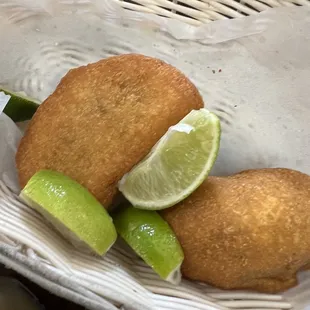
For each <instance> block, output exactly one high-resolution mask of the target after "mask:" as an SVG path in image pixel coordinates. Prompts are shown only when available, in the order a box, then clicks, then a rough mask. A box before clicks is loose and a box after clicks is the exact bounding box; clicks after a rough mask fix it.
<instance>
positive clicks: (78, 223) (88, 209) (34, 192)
mask: <svg viewBox="0 0 310 310" xmlns="http://www.w3.org/2000/svg"><path fill="white" fill-rule="evenodd" d="M20 196H21V198H22V199H23V200H24V201H26V203H27V204H28V205H29V206H31V207H32V208H34V209H36V210H37V211H38V212H40V213H41V214H42V215H43V216H44V217H45V218H46V219H47V220H48V221H49V222H50V223H51V224H52V225H54V226H55V228H56V229H58V230H59V232H60V233H61V234H62V235H64V237H65V238H66V239H67V240H68V241H70V242H71V243H72V244H73V245H75V246H77V247H78V248H83V249H87V250H91V251H93V252H95V253H97V254H99V255H103V254H104V253H106V252H107V251H108V250H109V249H110V247H111V246H112V245H113V244H114V242H115V241H116V238H117V233H116V230H115V227H114V225H113V222H112V218H111V217H110V216H109V214H108V213H107V211H106V210H105V209H104V207H103V206H102V205H101V204H100V203H99V202H98V201H97V200H96V199H95V197H93V196H92V195H91V194H90V193H89V192H88V190H87V189H86V188H84V187H83V186H81V185H80V184H78V183H77V182H75V181H74V180H72V179H70V178H68V177H66V176H64V175H63V174H61V173H58V172H55V171H49V170H41V171H39V172H37V173H36V174H35V175H34V176H33V177H32V178H31V179H30V180H29V182H28V183H27V185H26V186H25V188H24V189H23V191H22V192H21V195H20Z"/></svg>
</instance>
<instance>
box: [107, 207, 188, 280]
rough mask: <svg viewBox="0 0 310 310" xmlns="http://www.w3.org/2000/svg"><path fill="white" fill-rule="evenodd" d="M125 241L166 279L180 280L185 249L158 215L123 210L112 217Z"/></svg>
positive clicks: (138, 210) (134, 210)
mask: <svg viewBox="0 0 310 310" xmlns="http://www.w3.org/2000/svg"><path fill="white" fill-rule="evenodd" d="M113 219H114V223H115V227H116V230H117V232H118V233H119V235H120V236H121V237H122V238H123V239H124V240H125V242H126V243H127V244H128V245H129V246H130V247H131V248H132V249H133V250H134V251H135V252H136V253H137V254H138V255H139V256H140V257H141V258H142V259H143V260H144V261H145V262H146V263H147V264H148V265H149V266H150V267H151V268H152V269H153V270H154V271H155V272H156V273H157V274H158V275H159V276H160V277H161V278H162V279H164V280H166V281H169V282H171V283H173V284H178V283H179V282H180V281H181V271H180V266H181V264H182V262H183V259H184V254H183V250H182V248H181V245H180V243H179V241H178V240H177V237H176V236H175V234H174V232H173V230H172V229H171V227H170V226H169V224H168V223H167V222H165V221H164V219H163V218H162V217H161V216H160V215H159V214H158V213H157V212H156V211H147V210H141V209H136V208H134V207H132V206H130V207H127V208H124V209H122V210H120V211H118V213H116V214H115V215H114V216H113Z"/></svg>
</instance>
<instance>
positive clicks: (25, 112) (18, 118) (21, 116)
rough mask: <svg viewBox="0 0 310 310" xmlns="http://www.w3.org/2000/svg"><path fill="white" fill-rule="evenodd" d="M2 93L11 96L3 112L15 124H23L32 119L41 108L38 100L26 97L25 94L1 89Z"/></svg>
mask: <svg viewBox="0 0 310 310" xmlns="http://www.w3.org/2000/svg"><path fill="white" fill-rule="evenodd" d="M1 92H3V93H5V94H6V95H9V96H11V98H10V100H9V102H8V104H7V105H6V107H5V108H4V110H3V112H4V113H5V114H6V115H7V116H9V117H10V118H11V119H12V120H13V121H14V122H23V121H27V120H29V119H31V118H32V116H33V114H34V113H35V112H36V110H37V108H38V106H39V102H38V101H37V100H35V99H31V98H28V97H26V96H25V95H24V93H21V92H20V93H14V92H11V91H8V90H5V89H2V88H0V93H1Z"/></svg>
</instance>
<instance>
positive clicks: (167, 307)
mask: <svg viewBox="0 0 310 310" xmlns="http://www.w3.org/2000/svg"><path fill="white" fill-rule="evenodd" d="M119 4H120V5H121V6H122V7H123V8H125V9H129V10H132V11H136V12H143V13H155V14H157V15H161V16H165V17H170V18H173V19H175V20H179V21H181V22H186V23H188V24H190V25H200V24H202V23H208V22H210V21H213V20H219V19H228V18H238V17H242V16H245V15H252V14H256V13H258V12H259V11H262V10H265V9H267V8H270V7H277V6H293V5H309V4H310V2H309V1H308V0H296V1H295V2H294V3H293V2H290V1H286V0H266V1H257V0H245V1H240V2H239V1H234V0H223V1H221V2H220V1H208V2H207V1H198V0H188V1H185V0H184V1H168V0H149V1H147V0H145V1H143V0H137V1H135V2H133V1H130V2H129V1H119V0H113V2H112V0H111V1H110V0H100V1H99V0H98V1H90V0H89V1H88V0H76V1H74V0H71V1H70V0H59V1H56V0H46V1H44V0H40V1H33V2H32V1H26V0H19V1H8V0H6V1H4V0H0V17H3V18H4V19H6V18H7V20H5V23H6V22H8V23H9V26H7V28H10V27H11V24H17V25H21V26H23V27H25V29H28V28H27V27H29V29H31V30H32V31H34V32H35V33H36V35H37V37H36V38H35V39H33V38H32V37H31V38H30V36H29V35H28V33H25V37H23V35H22V34H19V37H18V39H16V41H14V42H15V43H14V44H15V45H13V47H14V49H15V47H16V49H18V48H23V45H22V44H21V45H19V44H20V42H22V41H24V43H25V46H26V47H27V49H25V50H26V52H25V53H23V55H22V57H16V59H15V58H14V57H15V56H14V53H15V51H14V50H13V48H12V49H11V50H10V49H8V50H7V52H6V55H9V57H10V58H12V59H14V64H13V67H16V74H15V75H14V76H13V75H12V76H11V79H9V78H8V80H6V81H3V80H1V79H0V83H3V82H5V83H6V84H7V86H8V87H12V89H13V90H23V91H25V92H26V93H28V94H29V95H31V96H36V97H38V98H39V99H44V98H46V96H47V95H48V94H49V91H50V89H48V90H46V89H44V87H43V86H44V83H43V82H44V81H45V80H46V81H47V82H46V84H49V83H50V84H51V85H52V86H51V88H53V86H55V84H57V83H56V80H57V79H54V75H55V76H56V75H61V74H62V73H63V71H67V70H68V69H70V68H71V67H74V66H78V65H81V63H89V62H93V61H95V60H97V59H98V57H107V56H109V55H114V54H118V53H124V52H128V51H129V50H130V49H129V48H130V46H129V45H128V43H127V42H122V41H121V40H118V38H116V39H115V40H114V41H113V42H112V43H113V44H112V43H111V42H110V41H108V42H105V46H103V47H102V46H100V47H99V48H98V49H95V48H93V47H92V46H91V43H92V40H95V39H93V38H92V37H89V36H88V37H87V39H88V42H85V40H83V38H81V37H80V38H73V37H72V33H71V32H70V31H71V28H70V24H69V23H68V24H67V36H66V37H63V38H61V39H58V40H57V41H52V40H51V41H50V42H45V41H44V40H43V41H42V42H41V41H40V38H41V35H42V32H43V30H42V28H44V27H43V26H42V28H41V27H39V26H37V24H36V21H38V20H39V21H44V20H45V19H48V18H50V16H52V15H57V14H58V13H59V12H61V14H63V15H65V16H66V17H67V16H72V15H73V14H85V15H87V16H89V18H90V19H89V20H90V21H91V22H94V23H97V25H99V24H100V23H103V20H102V19H101V16H98V15H99V14H98V11H99V10H100V9H102V10H103V9H104V10H105V11H106V12H107V15H108V16H109V18H110V17H112V19H113V16H114V15H115V14H121V15H122V16H125V15H126V14H123V13H124V12H127V11H126V10H123V9H121V7H120V6H119ZM123 11H124V12H123ZM74 16H75V15H73V18H74ZM153 20H154V18H153ZM160 21H161V22H163V23H165V20H163V19H161V20H160ZM0 22H1V21H0ZM81 24H82V22H81ZM262 24H263V23H262ZM2 25H5V24H2ZM144 25H146V27H145V29H144V34H145V33H147V31H148V28H147V27H149V23H145V24H144ZM88 26H89V25H88V24H87V23H84V24H83V27H84V28H86V27H88ZM153 26H154V25H153V24H151V27H153ZM165 26H167V25H166V24H165ZM173 26H176V27H179V26H180V23H175V24H174V25H173ZM3 27H4V26H3ZM81 27H82V26H81ZM100 27H101V26H96V27H94V28H93V30H92V31H94V34H95V33H97V37H96V38H97V41H98V40H99V39H100V35H98V34H100V33H102V32H100V31H102V30H103V29H101V28H100ZM126 27H128V25H127V24H126ZM155 27H157V25H156V24H155ZM103 28H104V27H103ZM185 28H186V29H190V30H192V29H193V28H195V27H191V26H186V27H185ZM237 28H238V27H237ZM249 28H251V27H249ZM50 29H54V30H53V31H55V33H56V32H57V31H58V30H57V24H55V25H54V26H53V27H50V26H49V27H47V26H46V27H45V30H44V31H47V32H49V31H52V30H50ZM171 29H173V27H172V28H171ZM2 30H3V29H2ZM237 30H238V29H237ZM16 33H17V31H16ZM16 35H17V34H16ZM156 35H159V34H158V33H156ZM94 37H95V35H94ZM171 37H172V36H171ZM232 37H234V34H233V35H232ZM37 38H39V39H37ZM59 38H60V37H59ZM98 38H99V39H98ZM170 39H171V38H170V37H169V40H170ZM173 39H174V40H175V41H174V47H175V46H176V45H177V44H178V43H179V44H180V45H182V44H187V45H188V44H189V43H188V42H186V43H184V42H181V41H180V42H178V40H177V39H175V38H173ZM166 40H167V41H168V39H166ZM29 42H31V43H29ZM38 42H39V43H38ZM87 43H88V44H89V45H87ZM110 43H111V44H110ZM152 43H153V42H148V44H151V45H152ZM32 44H33V45H36V44H37V46H39V48H37V49H35V48H33V49H32ZM143 45H144V43H143V42H142V43H141V49H142V48H143ZM0 48H3V49H4V50H5V46H2V47H1V46H0ZM172 55H173V56H171V55H170V56H169V57H174V56H175V55H174V54H172ZM167 57H168V56H167ZM15 60H16V61H15ZM198 61H199V60H197V62H198ZM40 65H42V68H44V70H43V71H42V68H41V67H40ZM2 66H3V67H1V69H2V70H4V72H5V70H7V72H6V73H7V74H8V75H9V74H10V68H11V69H12V66H11V67H10V66H9V65H8V66H7V64H6V62H5V61H3V62H2ZM186 66H190V64H186ZM19 68H22V69H23V70H20V71H19ZM207 68H209V67H207ZM60 69H62V70H63V71H61V72H60V71H59V70H60ZM212 69H213V68H210V69H209V71H210V76H209V78H210V77H211V78H212V77H213V76H214V75H213V74H214V73H215V71H214V70H212ZM204 70H205V71H206V67H204ZM212 71H214V72H213V73H212ZM33 72H35V76H34V77H33V76H31V74H32V73H33ZM0 73H1V72H0ZM206 74H207V73H206ZM0 76H1V75H0ZM38 76H39V77H38ZM40 77H42V78H41V79H40ZM43 80H44V81H43ZM57 81H58V80H57ZM203 83H204V81H203V82H202V83H201V84H199V83H198V84H199V85H197V86H198V87H199V88H200V89H203V88H204V84H203ZM222 93H223V98H224V101H223V100H222V99H223V98H222V99H221V100H218V103H219V106H214V107H213V108H214V110H217V111H218V112H219V113H220V114H221V113H222V114H221V117H222V119H223V129H224V130H225V128H226V127H225V126H226V125H225V124H229V122H230V121H231V119H230V118H232V117H233V113H234V107H230V106H229V101H230V94H229V92H225V91H224V90H223V91H222ZM227 102H228V103H227ZM211 108H212V107H211ZM223 109H224V110H225V109H230V110H229V111H228V110H227V111H224V110H223ZM0 120H1V119H0ZM0 125H1V122H0ZM14 128H15V127H14V126H13V124H10V130H12V131H14ZM0 142H1V141H0ZM15 142H16V141H15ZM12 149H13V151H12V154H11V158H12V159H13V157H14V147H13V148H12ZM0 151H1V150H0ZM0 157H1V156H0ZM259 160H261V158H259ZM1 178H2V179H1ZM9 185H10V184H8V182H7V181H6V180H5V178H4V177H2V176H0V262H2V263H4V264H6V265H7V266H8V267H10V268H13V269H15V270H16V271H18V272H19V273H21V274H23V275H24V276H26V277H28V278H29V279H31V280H32V281H34V282H36V283H38V284H39V285H41V286H42V287H45V288H46V289H48V290H50V291H52V292H53V293H55V294H57V295H59V296H63V297H65V298H68V299H71V300H73V301H75V302H77V303H79V304H81V305H84V306H85V307H87V308H89V309H99V310H102V309H108V310H110V309H111V310H116V309H123V310H140V309H141V310H146V309H154V310H191V309H193V310H228V309H248V310H284V309H290V308H291V307H292V305H291V303H290V302H289V300H290V299H289V298H288V299H287V298H286V297H290V295H286V296H282V295H281V294H276V295H269V294H259V293H255V292H243V291H221V290H218V289H215V288H213V287H210V286H207V285H204V284H198V283H194V282H190V281H185V280H184V281H182V283H181V285H180V286H178V287H175V286H173V285H171V284H169V283H166V282H164V281H162V280H160V279H159V278H158V276H157V275H156V274H154V273H153V271H152V270H151V269H150V268H149V267H148V266H146V265H145V264H144V263H143V261H141V260H140V259H139V258H137V257H136V256H135V255H134V254H133V253H131V252H130V251H127V250H124V248H123V246H122V245H121V244H117V245H116V246H114V247H113V248H112V249H111V250H110V251H109V252H108V254H107V255H106V256H104V257H103V258H98V257H92V256H89V255H86V254H83V253H80V252H79V251H77V250H75V249H74V248H73V247H71V246H70V245H68V244H67V243H66V241H65V240H63V238H62V237H61V236H59V235H58V234H57V233H56V232H55V231H54V229H53V228H52V227H51V226H50V225H48V224H47V223H46V222H45V221H44V220H43V219H42V218H41V216H40V215H39V214H37V213H36V212H35V211H33V210H32V209H30V208H29V207H28V206H26V205H25V204H24V203H23V202H22V201H21V200H20V199H19V197H18V196H17V195H16V193H14V191H12V190H11V189H9ZM301 280H303V281H302V284H301V285H299V287H298V288H296V290H293V291H292V292H291V293H290V294H291V295H292V296H297V295H298V296H300V300H305V301H308V300H310V296H309V293H308V292H309V290H306V288H308V287H309V283H310V277H309V276H308V277H307V276H304V278H303V279H301ZM151 307H153V308H151Z"/></svg>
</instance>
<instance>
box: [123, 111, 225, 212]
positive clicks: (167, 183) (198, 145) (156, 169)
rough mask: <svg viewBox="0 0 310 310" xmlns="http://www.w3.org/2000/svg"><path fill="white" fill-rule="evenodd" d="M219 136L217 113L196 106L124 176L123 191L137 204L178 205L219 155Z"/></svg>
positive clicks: (154, 207) (150, 206)
mask: <svg viewBox="0 0 310 310" xmlns="http://www.w3.org/2000/svg"><path fill="white" fill-rule="evenodd" d="M220 136H221V127H220V121H219V119H218V117H217V116H216V115H215V114H213V113H210V112H209V111H208V110H206V109H200V110H193V111H192V112H190V113H189V114H188V115H187V116H185V118H183V120H181V121H180V122H179V123H178V124H177V125H175V126H173V127H171V128H170V129H169V130H168V132H167V133H166V134H165V135H164V136H163V137H162V138H161V140H160V141H159V142H158V143H157V144H156V145H155V146H154V148H153V149H152V151H151V152H150V153H149V155H148V156H147V157H146V158H145V159H144V160H143V161H141V162H140V163H139V164H138V165H137V166H135V167H134V168H133V169H132V170H131V171H130V172H129V173H128V174H127V175H125V176H124V177H123V178H122V180H121V181H120V183H119V189H120V191H121V192H122V193H123V194H124V196H125V197H126V198H127V199H128V200H129V201H130V202H131V204H132V205H133V206H135V207H136V208H140V209H148V210H160V209H165V208H168V207H171V206H173V205H175V204H176V203H178V202H180V201H181V200H183V199H184V198H186V197H187V196H189V195H190V194H191V193H192V192H193V191H194V190H195V189H196V188H197V187H198V186H199V185H200V184H201V183H202V182H203V181H204V180H205V179H206V178H207V176H208V174H209V172H210V170H211V168H212V166H213V164H214V162H215V160H216V157H217V153H218V149H219V145H220Z"/></svg>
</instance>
